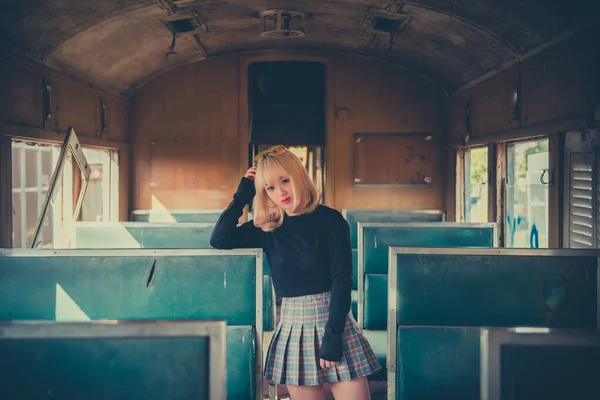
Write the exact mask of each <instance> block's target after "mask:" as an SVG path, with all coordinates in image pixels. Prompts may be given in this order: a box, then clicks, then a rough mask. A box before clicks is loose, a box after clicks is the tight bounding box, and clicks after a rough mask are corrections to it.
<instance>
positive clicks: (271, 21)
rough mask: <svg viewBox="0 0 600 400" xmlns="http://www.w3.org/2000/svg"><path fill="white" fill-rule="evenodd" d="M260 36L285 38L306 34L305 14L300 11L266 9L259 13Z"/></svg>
mask: <svg viewBox="0 0 600 400" xmlns="http://www.w3.org/2000/svg"><path fill="white" fill-rule="evenodd" d="M260 19H261V22H262V32H261V34H260V35H261V36H264V37H270V38H276V39H285V38H292V37H300V36H306V28H305V26H304V24H305V22H306V16H305V14H304V13H303V12H300V11H286V10H268V11H263V12H261V13H260Z"/></svg>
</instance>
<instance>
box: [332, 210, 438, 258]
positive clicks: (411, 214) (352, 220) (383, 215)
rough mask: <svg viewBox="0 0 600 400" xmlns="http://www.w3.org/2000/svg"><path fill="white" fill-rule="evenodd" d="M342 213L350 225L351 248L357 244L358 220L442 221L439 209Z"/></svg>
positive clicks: (354, 247) (352, 211)
mask: <svg viewBox="0 0 600 400" xmlns="http://www.w3.org/2000/svg"><path fill="white" fill-rule="evenodd" d="M342 214H343V215H344V218H346V221H348V225H349V226H350V243H351V244H352V248H353V249H356V248H357V246H358V228H357V224H358V223H359V222H443V221H445V220H446V215H445V214H444V212H442V211H439V210H384V209H373V210H342Z"/></svg>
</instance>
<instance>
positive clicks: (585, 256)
mask: <svg viewBox="0 0 600 400" xmlns="http://www.w3.org/2000/svg"><path fill="white" fill-rule="evenodd" d="M598 262H599V260H598V253H597V252H596V251H595V250H575V249H560V250H558V249H551V250H547V249H534V250H530V249H506V248H502V249H500V248H495V249H484V248H469V249H466V248H431V247H430V248H425V247H422V248H416V247H413V248H407V247H405V248H400V247H391V248H390V263H389V275H388V278H389V283H388V290H390V292H389V293H390V296H389V301H390V303H389V304H390V313H389V315H390V316H392V317H393V320H392V321H389V324H397V325H425V326H491V327H494V326H497V327H512V326H535V327H548V328H570V329H596V327H597V311H596V309H597V298H598V278H597V273H598V272H597V271H598ZM389 324H388V326H389Z"/></svg>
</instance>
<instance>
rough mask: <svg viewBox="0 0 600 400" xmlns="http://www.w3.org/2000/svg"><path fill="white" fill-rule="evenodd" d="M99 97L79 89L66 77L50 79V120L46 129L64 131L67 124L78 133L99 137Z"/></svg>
mask: <svg viewBox="0 0 600 400" xmlns="http://www.w3.org/2000/svg"><path fill="white" fill-rule="evenodd" d="M99 107H100V98H99V97H98V96H97V95H94V94H93V93H90V92H87V91H83V90H79V89H78V88H77V85H76V84H75V83H73V82H70V81H67V80H66V79H52V110H53V116H52V120H51V121H48V122H47V123H46V129H51V130H55V131H63V132H64V131H66V130H67V129H68V127H69V126H72V127H73V129H75V132H76V133H77V134H78V135H82V136H91V137H97V138H99V137H100V114H99Z"/></svg>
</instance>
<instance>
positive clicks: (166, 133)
mask: <svg viewBox="0 0 600 400" xmlns="http://www.w3.org/2000/svg"><path fill="white" fill-rule="evenodd" d="M237 72H238V70H237V56H226V57H221V58H216V59H211V60H207V61H203V62H198V63H193V64H189V65H186V66H183V67H180V68H177V69H176V70H173V71H170V72H167V73H165V74H163V75H161V76H159V77H158V78H156V79H154V80H153V81H151V82H149V83H148V84H146V85H145V86H144V87H142V88H141V89H140V90H139V91H138V92H136V94H135V96H134V106H133V119H134V121H132V126H133V137H132V140H133V143H134V153H133V163H134V164H133V165H134V169H135V179H134V181H135V188H134V197H133V202H132V204H131V207H132V209H140V208H143V209H150V208H166V209H196V208H204V209H213V208H224V207H225V206H226V205H227V204H228V203H229V202H230V201H231V197H232V195H233V193H234V192H235V190H236V188H237V185H238V183H239V181H240V179H241V175H240V173H239V171H238V163H239V151H238V148H239V145H238V124H237V119H238V82H237Z"/></svg>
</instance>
